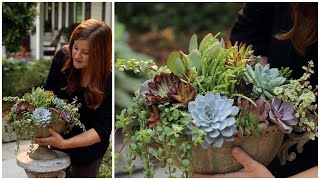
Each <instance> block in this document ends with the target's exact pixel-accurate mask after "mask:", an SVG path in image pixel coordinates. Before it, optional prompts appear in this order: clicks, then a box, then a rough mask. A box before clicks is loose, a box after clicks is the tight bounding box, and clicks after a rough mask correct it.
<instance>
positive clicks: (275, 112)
mask: <svg viewBox="0 0 320 180" xmlns="http://www.w3.org/2000/svg"><path fill="white" fill-rule="evenodd" d="M293 113H294V105H293V103H291V102H288V101H284V102H283V101H281V100H280V99H279V98H277V97H274V98H273V99H272V103H271V111H270V112H269V117H270V120H271V121H272V122H273V123H275V124H278V125H279V127H280V129H281V130H282V131H283V132H284V133H287V134H289V133H290V132H291V131H292V126H294V125H296V124H297V123H298V119H297V118H296V117H295V116H294V115H293Z"/></svg>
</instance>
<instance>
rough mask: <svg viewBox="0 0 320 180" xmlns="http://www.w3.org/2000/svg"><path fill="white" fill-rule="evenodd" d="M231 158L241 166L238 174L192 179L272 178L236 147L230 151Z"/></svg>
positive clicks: (204, 175)
mask: <svg viewBox="0 0 320 180" xmlns="http://www.w3.org/2000/svg"><path fill="white" fill-rule="evenodd" d="M232 156H233V157H234V158H235V159H236V160H237V161H238V162H239V163H240V164H242V165H243V169H241V170H240V171H238V172H232V173H227V174H215V175H206V174H193V176H192V177H194V178H273V177H274V176H273V175H272V174H271V173H270V171H269V170H268V169H267V168H266V167H264V166H263V165H262V164H260V163H258V162H257V161H255V160H253V159H252V158H251V157H250V156H249V155H248V154H247V153H245V152H244V151H243V150H242V149H240V148H238V147H234V148H233V149H232Z"/></svg>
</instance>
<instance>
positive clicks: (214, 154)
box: [177, 125, 284, 174]
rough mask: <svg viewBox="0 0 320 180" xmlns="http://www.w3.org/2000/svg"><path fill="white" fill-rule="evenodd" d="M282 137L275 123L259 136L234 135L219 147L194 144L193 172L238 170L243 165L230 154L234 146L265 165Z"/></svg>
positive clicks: (273, 156)
mask: <svg viewBox="0 0 320 180" xmlns="http://www.w3.org/2000/svg"><path fill="white" fill-rule="evenodd" d="M283 138H284V133H283V132H281V131H280V129H279V128H278V126H277V125H273V126H269V127H268V128H267V129H265V130H264V131H262V132H261V133H260V136H259V137H255V136H253V135H251V136H244V137H242V138H240V137H239V136H236V137H235V140H234V141H232V142H226V141H225V142H224V143H223V146H222V147H221V148H213V147H209V148H208V149H203V148H202V147H201V145H197V146H195V145H194V146H193V149H192V157H193V158H192V160H191V164H192V169H193V173H200V174H221V173H222V174H223V173H229V172H235V171H239V170H240V169H241V168H243V166H242V165H241V164H240V163H238V162H237V161H236V160H235V159H234V158H233V156H232V154H231V149H232V147H234V146H238V147H240V148H242V149H243V150H244V151H245V152H247V153H248V155H250V157H252V158H253V159H255V160H256V161H258V162H260V163H261V164H263V165H264V166H267V165H268V164H269V163H270V162H271V161H272V160H273V159H274V158H275V156H276V155H277V153H278V151H279V149H280V147H281V144H282V141H283ZM177 166H178V167H179V164H177Z"/></svg>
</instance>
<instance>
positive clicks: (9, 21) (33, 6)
mask: <svg viewBox="0 0 320 180" xmlns="http://www.w3.org/2000/svg"><path fill="white" fill-rule="evenodd" d="M37 14H38V12H37V3H36V2H14V3H13V2H3V3H2V43H3V44H4V45H5V46H6V48H7V51H8V52H16V51H17V50H18V48H19V46H20V45H21V42H22V40H24V39H25V38H26V37H27V36H28V35H29V32H30V29H31V27H32V26H33V23H34V19H35V17H36V15H37Z"/></svg>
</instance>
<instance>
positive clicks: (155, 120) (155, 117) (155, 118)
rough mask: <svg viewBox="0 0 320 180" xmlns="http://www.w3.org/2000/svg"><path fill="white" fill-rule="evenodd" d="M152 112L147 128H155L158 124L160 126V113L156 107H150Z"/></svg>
mask: <svg viewBox="0 0 320 180" xmlns="http://www.w3.org/2000/svg"><path fill="white" fill-rule="evenodd" d="M152 110H153V112H152V113H151V115H150V117H149V119H148V120H147V124H148V126H149V128H153V127H156V126H157V125H158V124H160V122H161V119H160V112H159V109H158V108H157V106H156V105H152Z"/></svg>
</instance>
